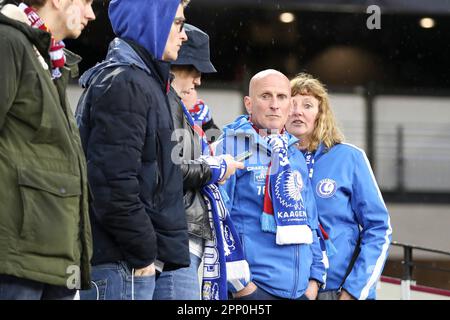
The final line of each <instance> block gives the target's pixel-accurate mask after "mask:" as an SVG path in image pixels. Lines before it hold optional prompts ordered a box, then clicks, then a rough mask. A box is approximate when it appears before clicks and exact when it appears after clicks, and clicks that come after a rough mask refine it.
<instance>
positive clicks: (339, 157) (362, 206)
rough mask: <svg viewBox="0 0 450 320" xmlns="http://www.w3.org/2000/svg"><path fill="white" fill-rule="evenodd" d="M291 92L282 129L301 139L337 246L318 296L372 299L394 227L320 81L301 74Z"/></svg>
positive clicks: (365, 163) (323, 215)
mask: <svg viewBox="0 0 450 320" xmlns="http://www.w3.org/2000/svg"><path fill="white" fill-rule="evenodd" d="M291 93H292V99H293V111H292V113H291V115H290V117H289V120H288V122H287V124H286V129H287V130H288V131H289V133H291V134H293V135H294V136H296V137H297V138H299V139H300V142H299V144H298V148H299V149H300V150H301V151H302V152H303V154H304V156H305V158H306V162H307V165H308V170H309V177H310V179H311V183H312V188H313V189H314V195H315V198H316V204H317V210H318V213H319V221H320V223H321V225H322V227H323V228H324V230H325V231H326V233H327V234H328V235H329V238H330V240H331V242H332V243H333V245H334V246H335V247H336V249H337V253H335V254H333V255H331V256H330V254H329V269H328V270H327V282H326V287H325V288H324V289H322V290H321V294H319V299H321V297H322V298H323V299H333V298H337V299H341V300H347V299H375V290H376V288H375V287H376V283H377V281H378V279H379V277H380V275H381V272H382V270H383V267H384V263H385V261H386V258H387V255H388V248H389V245H390V242H391V235H392V229H391V225H390V219H389V214H388V211H387V208H386V205H385V203H384V201H383V198H382V196H381V193H380V190H379V188H378V185H377V182H376V181H375V177H374V175H373V172H372V169H371V167H370V164H369V161H368V159H367V157H366V154H365V153H364V151H363V150H361V149H359V148H357V147H355V146H353V145H350V144H346V143H344V142H343V141H344V137H343V135H342V133H341V131H340V130H339V128H338V126H337V125H336V121H335V118H334V116H333V112H332V110H331V107H330V103H329V99H328V93H327V91H326V89H325V87H324V85H323V84H322V83H321V82H320V81H318V80H317V79H314V78H313V77H312V76H310V75H308V74H299V75H298V76H297V77H296V78H294V79H293V80H292V81H291ZM302 161H303V159H302Z"/></svg>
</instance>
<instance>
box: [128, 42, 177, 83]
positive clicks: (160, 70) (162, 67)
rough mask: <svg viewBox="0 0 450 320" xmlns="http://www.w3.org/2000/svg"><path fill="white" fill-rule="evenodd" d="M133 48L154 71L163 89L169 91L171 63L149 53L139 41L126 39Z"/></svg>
mask: <svg viewBox="0 0 450 320" xmlns="http://www.w3.org/2000/svg"><path fill="white" fill-rule="evenodd" d="M124 40H125V41H126V42H127V43H128V44H129V45H130V46H131V47H132V48H133V50H134V51H135V52H136V53H137V54H138V55H139V57H140V58H141V59H142V61H143V62H144V63H145V65H146V66H147V67H148V68H149V69H150V71H152V73H153V74H154V75H156V78H157V79H158V81H159V83H160V84H161V86H162V88H163V90H165V91H167V88H168V87H167V86H168V83H169V79H170V63H169V62H166V61H161V60H157V59H155V58H154V57H153V55H152V54H151V53H149V52H148V51H147V50H146V49H145V48H144V47H143V46H141V45H140V44H138V43H137V42H135V41H133V40H130V39H124Z"/></svg>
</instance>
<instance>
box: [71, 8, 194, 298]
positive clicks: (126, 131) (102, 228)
mask: <svg viewBox="0 0 450 320" xmlns="http://www.w3.org/2000/svg"><path fill="white" fill-rule="evenodd" d="M187 2H188V1H187V0H182V1H180V0H153V1H146V0H113V1H111V2H110V5H109V18H110V21H111V24H112V27H113V30H114V32H115V34H116V36H117V38H116V39H114V40H113V41H112V42H111V44H110V48H109V51H108V55H107V57H106V59H105V61H104V62H102V63H100V64H98V65H96V66H95V67H93V68H92V69H90V70H89V71H87V72H86V73H85V74H84V75H83V76H82V78H81V79H80V82H81V84H82V86H83V87H84V88H85V91H84V93H83V95H82V97H81V98H80V102H79V105H78V110H77V120H78V124H79V127H80V133H81V137H82V142H83V147H84V150H85V153H86V158H87V163H88V178H89V183H90V186H91V189H92V199H91V207H90V209H91V210H90V215H91V224H92V229H93V244H94V254H93V259H92V264H93V272H92V278H93V282H94V284H95V285H94V288H93V289H91V290H90V291H84V292H82V293H81V298H82V299H95V298H97V299H99V298H100V299H152V296H153V290H154V286H155V267H156V268H157V269H159V270H175V269H177V268H180V267H187V266H188V265H189V250H188V233H187V223H186V216H185V212H184V206H183V189H182V179H183V178H182V174H181V171H180V168H179V166H177V165H176V164H175V163H174V162H173V161H172V159H171V153H172V149H173V147H174V146H175V144H174V143H175V142H174V141H172V140H171V137H172V133H173V120H172V116H171V114H170V107H169V102H168V97H167V93H168V88H169V68H170V64H169V62H170V61H173V60H175V59H176V58H177V55H178V50H179V48H180V47H181V44H182V42H183V41H186V39H187V36H186V33H185V31H184V28H183V25H184V20H185V19H184V13H183V11H184V6H185V5H186V4H187Z"/></svg>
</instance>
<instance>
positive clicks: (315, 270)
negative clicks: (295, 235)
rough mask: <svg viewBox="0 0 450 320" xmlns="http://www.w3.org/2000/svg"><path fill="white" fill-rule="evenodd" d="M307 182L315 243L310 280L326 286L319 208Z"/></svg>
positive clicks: (312, 247) (309, 213) (308, 180)
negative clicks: (320, 239)
mask: <svg viewBox="0 0 450 320" xmlns="http://www.w3.org/2000/svg"><path fill="white" fill-rule="evenodd" d="M306 181H307V188H306V189H307V196H306V201H307V204H306V206H307V208H308V216H309V217H310V221H309V223H310V226H311V229H312V233H313V243H312V244H311V251H312V255H313V260H312V264H311V270H310V276H309V278H310V279H314V280H317V281H319V282H320V283H321V284H322V285H325V283H326V267H325V262H324V259H326V257H324V252H323V251H322V249H321V248H320V243H319V238H318V236H317V229H318V228H319V221H318V212H317V206H316V201H315V198H314V194H313V192H312V190H313V189H312V184H311V180H310V179H309V178H306Z"/></svg>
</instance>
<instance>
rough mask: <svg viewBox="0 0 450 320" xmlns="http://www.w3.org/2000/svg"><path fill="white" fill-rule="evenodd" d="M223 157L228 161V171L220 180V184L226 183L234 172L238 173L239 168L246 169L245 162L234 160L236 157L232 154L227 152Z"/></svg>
mask: <svg viewBox="0 0 450 320" xmlns="http://www.w3.org/2000/svg"><path fill="white" fill-rule="evenodd" d="M222 158H223V159H224V160H225V162H226V163H227V171H226V172H225V175H224V176H223V178H222V180H220V181H219V184H224V183H225V181H227V179H228V178H229V177H231V176H232V175H233V174H235V173H236V170H237V169H244V164H243V163H242V162H240V161H236V160H234V158H233V157H232V156H231V155H229V154H226V155H224V156H222Z"/></svg>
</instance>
